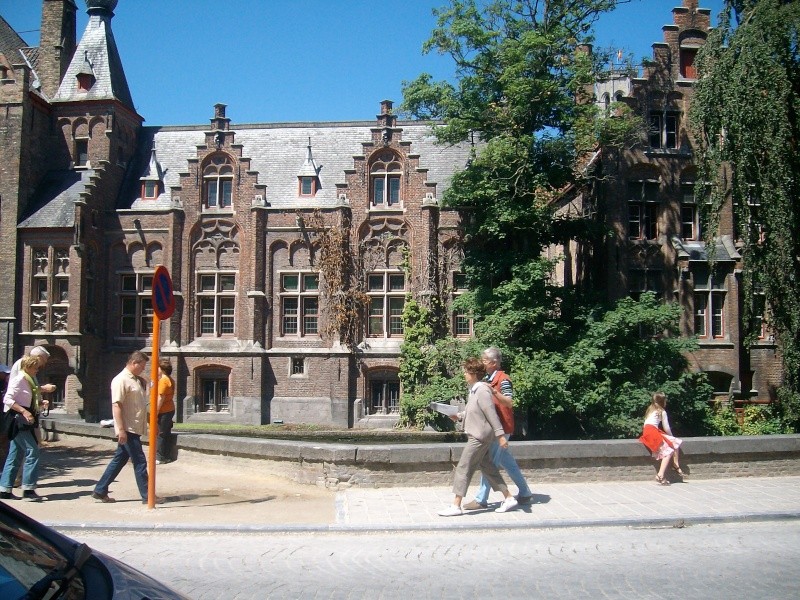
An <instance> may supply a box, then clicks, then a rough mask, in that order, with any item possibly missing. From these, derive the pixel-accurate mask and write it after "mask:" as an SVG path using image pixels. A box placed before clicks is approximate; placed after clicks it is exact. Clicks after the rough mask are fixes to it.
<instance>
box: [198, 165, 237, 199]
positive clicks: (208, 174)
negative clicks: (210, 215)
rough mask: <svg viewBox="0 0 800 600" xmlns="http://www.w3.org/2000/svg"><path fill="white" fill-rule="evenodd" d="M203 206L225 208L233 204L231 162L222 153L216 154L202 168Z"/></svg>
mask: <svg viewBox="0 0 800 600" xmlns="http://www.w3.org/2000/svg"><path fill="white" fill-rule="evenodd" d="M203 200H204V202H203V207H204V208H205V209H206V210H218V209H221V210H225V209H229V208H230V207H231V205H232V204H233V164H231V160H230V158H228V157H227V156H225V155H224V154H216V155H214V156H212V157H211V160H210V161H209V162H208V164H207V165H206V166H205V168H204V169H203Z"/></svg>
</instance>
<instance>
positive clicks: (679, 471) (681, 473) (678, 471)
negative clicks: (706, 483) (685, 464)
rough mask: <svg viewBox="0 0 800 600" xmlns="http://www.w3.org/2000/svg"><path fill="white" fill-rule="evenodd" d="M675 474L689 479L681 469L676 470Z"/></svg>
mask: <svg viewBox="0 0 800 600" xmlns="http://www.w3.org/2000/svg"><path fill="white" fill-rule="evenodd" d="M675 472H676V473H677V474H678V475H680V476H681V477H688V475H687V474H686V473H684V472H683V471H682V470H681V468H680V467H677V468H675Z"/></svg>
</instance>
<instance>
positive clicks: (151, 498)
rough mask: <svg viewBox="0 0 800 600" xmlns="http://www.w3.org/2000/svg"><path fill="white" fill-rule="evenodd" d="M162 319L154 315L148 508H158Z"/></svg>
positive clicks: (151, 359)
mask: <svg viewBox="0 0 800 600" xmlns="http://www.w3.org/2000/svg"><path fill="white" fill-rule="evenodd" d="M160 347H161V319H159V318H158V315H157V314H155V313H153V351H152V353H151V354H150V436H149V440H150V441H149V444H150V445H149V446H148V453H147V454H148V461H147V466H148V476H147V508H155V506H156V436H157V434H158V350H159V348H160Z"/></svg>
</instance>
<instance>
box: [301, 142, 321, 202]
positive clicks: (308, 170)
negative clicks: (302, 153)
mask: <svg viewBox="0 0 800 600" xmlns="http://www.w3.org/2000/svg"><path fill="white" fill-rule="evenodd" d="M306 148H307V150H306V160H305V162H304V163H303V166H301V167H300V172H299V173H298V174H297V192H298V193H297V195H298V196H306V197H311V196H315V195H316V193H317V190H319V188H320V185H319V169H320V168H319V167H317V163H316V162H314V155H313V154H312V153H311V138H308V146H306Z"/></svg>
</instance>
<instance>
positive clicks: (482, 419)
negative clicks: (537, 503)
mask: <svg viewBox="0 0 800 600" xmlns="http://www.w3.org/2000/svg"><path fill="white" fill-rule="evenodd" d="M463 370H464V379H465V380H466V382H467V385H468V386H469V398H468V400H467V406H466V409H465V410H464V412H462V413H458V415H456V416H452V417H450V418H451V419H453V420H454V421H464V433H466V434H467V446H466V448H464V451H463V452H462V453H461V459H460V460H459V461H458V466H457V467H456V472H455V478H454V481H453V493H454V494H455V497H454V498H453V503H452V504H451V505H450V506H448V507H447V508H445V509H443V510H441V511H439V515H440V516H442V517H454V516H457V515H460V514H463V512H464V511H463V509H462V508H461V501H462V500H463V499H464V496H466V494H467V488H468V487H469V482H470V480H471V479H472V475H473V474H474V473H475V471H476V470H477V469H480V470H481V473H482V474H483V476H484V477H485V478H486V480H487V481H488V482H489V484H490V485H491V486H492V489H493V490H496V491H499V492H502V494H503V497H504V498H505V500H503V502H502V504H501V505H500V506H499V508H497V510H496V511H495V512H506V511H509V510H511V509H513V508H515V507H516V506H517V501H516V500H515V499H514V496H512V495H511V493H510V492H509V491H508V486H507V485H506V484H505V481H503V477H502V476H501V475H500V471H498V470H497V466H496V465H495V464H494V463H493V462H492V458H491V456H490V454H489V450H490V448H491V447H492V443H493V442H494V440H495V439H497V442H498V443H499V444H500V447H502V448H505V447H507V446H508V440H507V439H506V437H505V432H504V431H503V425H502V424H501V423H500V419H499V418H498V416H497V411H496V410H495V407H494V402H493V401H492V391H491V388H490V387H489V384H487V383H486V382H484V381H482V379H483V378H484V376H485V375H486V369H485V367H484V366H483V363H482V362H481V360H480V359H478V358H468V359H467V360H465V361H464V364H463Z"/></svg>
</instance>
